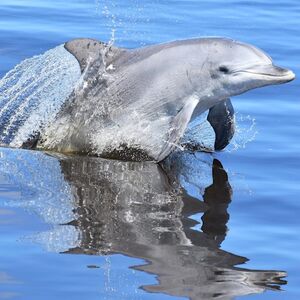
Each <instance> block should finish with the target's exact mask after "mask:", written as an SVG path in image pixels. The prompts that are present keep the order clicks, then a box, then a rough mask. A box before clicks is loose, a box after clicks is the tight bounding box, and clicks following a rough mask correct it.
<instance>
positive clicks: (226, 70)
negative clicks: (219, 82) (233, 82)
mask: <svg viewBox="0 0 300 300" xmlns="http://www.w3.org/2000/svg"><path fill="white" fill-rule="evenodd" d="M219 71H220V72H222V73H224V74H227V73H229V69H228V68H227V67H225V66H220V67H219Z"/></svg>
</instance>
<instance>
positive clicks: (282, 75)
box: [233, 70, 292, 78]
mask: <svg viewBox="0 0 300 300" xmlns="http://www.w3.org/2000/svg"><path fill="white" fill-rule="evenodd" d="M235 73H249V74H255V75H265V76H270V77H278V78H282V77H289V76H291V75H292V72H290V73H287V74H278V75H276V74H270V73H260V72H253V71H247V70H240V71H235V72H233V74H235Z"/></svg>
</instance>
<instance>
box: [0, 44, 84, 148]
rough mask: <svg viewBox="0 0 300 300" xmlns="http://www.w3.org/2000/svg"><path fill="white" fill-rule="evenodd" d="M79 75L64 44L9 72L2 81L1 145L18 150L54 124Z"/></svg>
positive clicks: (30, 59)
mask: <svg viewBox="0 0 300 300" xmlns="http://www.w3.org/2000/svg"><path fill="white" fill-rule="evenodd" d="M80 75H81V73H80V68H79V64H78V62H77V60H76V59H75V57H74V56H73V55H71V54H70V53H69V52H67V51H66V50H65V49H64V46H63V45H60V46H58V47H56V48H53V49H51V50H49V51H47V52H45V53H44V54H42V55H38V56H34V57H32V58H29V59H26V60H24V61H23V62H21V63H20V64H19V65H17V66H16V67H15V68H14V69H13V70H11V71H10V72H8V73H7V74H6V75H5V76H4V77H3V78H2V79H1V80H0V142H1V143H2V144H7V145H10V146H13V147H19V146H21V145H22V143H23V142H24V141H26V140H27V138H28V137H29V136H30V135H31V134H34V133H35V132H36V131H39V130H40V129H41V128H42V127H44V126H47V124H49V123H51V122H52V121H53V120H54V119H55V116H56V114H57V112H58V111H59V109H60V108H61V106H62V104H63V103H64V102H65V100H66V99H67V98H68V96H69V95H70V94H71V92H72V90H73V89H74V86H75V84H76V82H77V81H78V79H79V78H80Z"/></svg>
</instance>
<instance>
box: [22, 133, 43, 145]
mask: <svg viewBox="0 0 300 300" xmlns="http://www.w3.org/2000/svg"><path fill="white" fill-rule="evenodd" d="M40 137H41V134H40V132H38V131H36V132H34V133H32V134H31V135H30V137H29V138H28V139H27V141H25V142H24V143H23V144H22V146H21V148H22V149H35V148H36V146H37V144H38V142H39V140H40Z"/></svg>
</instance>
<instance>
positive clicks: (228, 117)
mask: <svg viewBox="0 0 300 300" xmlns="http://www.w3.org/2000/svg"><path fill="white" fill-rule="evenodd" d="M207 120H208V122H209V123H210V124H211V126H212V127H213V129H214V131H215V134H216V140H215V150H222V149H224V148H225V147H226V146H227V145H228V144H229V142H230V141H231V139H232V137H233V135H234V132H235V119H234V109H233V106H232V104H231V101H230V99H226V100H225V101H222V102H221V103H218V104H217V105H215V106H213V107H212V108H211V109H210V110H209V114H208V116H207Z"/></svg>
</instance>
